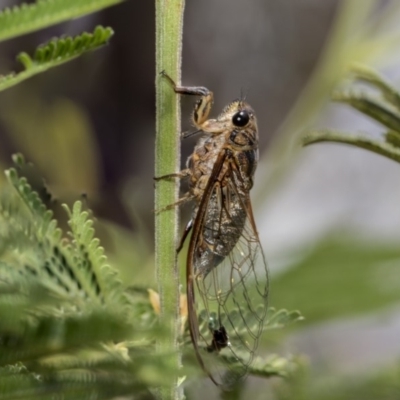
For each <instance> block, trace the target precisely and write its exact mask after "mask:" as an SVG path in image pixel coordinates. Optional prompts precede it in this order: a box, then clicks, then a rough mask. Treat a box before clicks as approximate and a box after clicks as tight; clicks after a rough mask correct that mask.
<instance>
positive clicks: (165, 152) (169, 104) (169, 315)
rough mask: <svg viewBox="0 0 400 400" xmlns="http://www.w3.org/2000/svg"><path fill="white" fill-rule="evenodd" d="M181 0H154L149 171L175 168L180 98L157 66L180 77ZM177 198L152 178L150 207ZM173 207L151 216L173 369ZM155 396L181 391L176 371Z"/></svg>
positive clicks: (163, 344)
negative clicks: (151, 159) (152, 126)
mask: <svg viewBox="0 0 400 400" xmlns="http://www.w3.org/2000/svg"><path fill="white" fill-rule="evenodd" d="M184 5H185V1H184V0H156V144H155V176H163V175H166V174H170V173H173V172H176V171H178V170H179V166H180V153H179V148H180V131H181V127H180V103H179V96H176V95H175V93H174V91H173V90H172V88H171V86H170V84H169V83H168V81H167V80H166V79H165V78H163V77H162V76H161V75H160V73H161V71H165V72H167V73H168V74H169V75H170V76H171V77H172V79H174V80H175V81H176V82H180V69H181V46H182V26H183V11H184ZM177 199H178V186H177V184H176V182H174V181H173V180H163V181H159V182H157V184H156V190H155V209H156V210H160V209H162V208H163V207H165V206H166V205H169V204H173V203H175V202H176V201H177ZM177 225H178V209H177V208H174V209H171V210H168V211H164V212H161V213H159V214H157V215H156V219H155V264H156V274H157V280H158V291H159V294H160V308H161V313H160V323H161V324H162V325H163V326H165V327H169V328H170V330H169V332H170V335H168V336H165V337H163V338H162V339H160V340H159V342H158V346H157V349H158V351H159V352H160V353H167V354H171V359H170V362H171V369H174V370H176V371H178V368H179V367H180V362H181V361H180V354H179V351H178V339H179V332H180V318H179V274H178V270H177V257H176V243H177ZM159 394H160V398H162V399H179V398H181V397H182V393H181V389H180V387H179V384H178V375H176V379H175V381H174V382H171V386H170V387H168V388H161V389H160V392H159Z"/></svg>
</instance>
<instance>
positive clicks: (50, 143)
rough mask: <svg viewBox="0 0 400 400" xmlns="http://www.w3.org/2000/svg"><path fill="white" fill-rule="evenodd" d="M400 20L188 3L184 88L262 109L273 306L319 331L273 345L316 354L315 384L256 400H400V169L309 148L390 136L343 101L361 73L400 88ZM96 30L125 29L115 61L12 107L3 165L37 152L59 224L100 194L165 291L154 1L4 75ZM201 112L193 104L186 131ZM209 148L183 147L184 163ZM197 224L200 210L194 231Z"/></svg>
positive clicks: (127, 248) (108, 216) (353, 10)
mask: <svg viewBox="0 0 400 400" xmlns="http://www.w3.org/2000/svg"><path fill="white" fill-rule="evenodd" d="M20 3H21V2H19V1H10V0H3V1H2V2H1V7H5V6H10V5H14V4H20ZM398 21H400V3H399V2H398V1H397V0H392V1H390V0H386V1H383V0H382V1H379V0H343V1H337V0H324V1H321V0H296V1H295V0H251V1H247V2H243V1H239V0H219V1H218V2H215V1H214V0H202V1H197V2H196V1H190V0H187V4H186V11H185V25H184V42H183V75H182V81H183V82H184V83H185V84H188V85H192V84H193V85H204V86H207V87H208V88H210V89H211V90H213V91H214V93H215V105H214V110H215V114H216V113H218V112H219V111H220V110H221V109H222V107H223V106H224V105H225V104H227V103H228V102H229V101H231V100H232V99H234V98H237V97H238V96H239V95H240V93H241V91H244V92H245V93H246V95H247V100H248V102H249V103H251V104H252V106H253V107H254V109H255V110H256V112H257V115H258V119H259V128H260V155H261V160H260V165H259V168H258V171H257V178H256V183H255V188H254V189H253V194H252V195H253V201H254V208H255V216H256V221H257V225H258V229H259V232H260V237H261V240H262V242H263V247H264V250H265V253H266V257H267V260H268V263H269V266H270V271H271V278H272V282H271V300H270V304H271V305H272V306H274V307H276V308H288V309H290V310H291V309H299V310H300V311H301V312H302V314H303V315H304V317H305V320H304V321H303V322H301V323H298V324H296V325H295V326H293V328H292V329H290V330H286V331H284V332H283V331H279V332H278V333H277V335H276V336H275V335H274V334H272V335H271V336H270V337H265V338H264V343H263V346H262V349H261V351H260V352H261V353H263V354H268V353H269V352H271V351H274V352H275V351H276V352H280V353H281V354H286V355H290V354H294V355H302V358H301V359H302V363H303V365H304V368H303V369H301V370H300V371H299V372H298V373H297V374H295V376H294V377H293V378H291V379H289V380H287V381H282V380H280V379H279V380H278V379H276V380H275V379H273V380H270V381H267V382H266V381H261V380H257V379H250V380H248V381H247V384H246V387H245V389H244V390H245V394H246V395H250V394H251V395H253V396H255V398H266V396H267V394H268V398H277V399H294V398H296V399H299V398H304V399H305V398H307V399H314V398H315V399H317V398H318V399H321V398H322V399H358V398H364V399H376V398H379V399H399V398H400V368H399V364H400V363H399V360H400V345H399V337H400V247H399V239H400V207H399V202H398V199H399V197H400V166H398V165H397V164H395V163H394V162H392V161H389V160H386V159H384V158H383V157H379V156H377V155H375V154H372V153H368V152H366V151H363V150H359V149H355V148H350V147H345V146H340V145H327V144H325V145H315V146H314V147H313V146H311V147H310V148H307V149H301V148H300V146H299V144H298V142H299V138H300V137H301V133H302V132H304V131H305V130H307V129H311V128H316V127H318V128H322V127H329V128H334V129H342V130H348V131H352V132H356V131H367V132H370V134H371V135H375V137H378V136H379V135H380V134H381V133H382V132H383V128H381V127H380V126H378V125H377V124H376V123H374V122H373V121H370V120H368V119H367V118H366V117H364V116H361V115H360V114H357V113H356V112H355V111H352V110H351V109H349V108H346V106H343V105H333V104H331V103H330V102H329V94H330V92H331V91H332V90H333V88H334V87H335V85H337V84H339V83H340V82H342V78H344V77H345V76H346V75H345V74H346V69H347V68H348V66H349V65H350V64H351V63H353V62H362V63H366V64H367V65H369V66H372V67H375V68H377V69H378V70H379V71H380V72H382V73H383V74H384V75H385V76H386V77H387V78H388V79H390V80H391V81H392V82H393V83H394V84H395V85H397V86H398V87H400V82H399V79H400V73H399V71H400V68H399V65H400V24H399V23H398ZM97 24H102V25H109V26H111V27H113V29H114V30H115V32H116V34H115V36H114V37H113V38H112V40H111V43H110V45H109V46H107V47H106V48H102V49H101V50H99V51H96V52H93V53H90V54H87V55H85V56H83V57H80V58H78V59H77V60H75V61H73V62H71V63H67V64H66V65H63V66H61V67H59V68H55V69H52V70H50V71H48V72H47V73H45V74H40V75H38V76H37V77H34V78H33V79H31V80H28V81H27V82H25V83H23V84H21V85H19V86H17V87H15V88H13V89H11V90H7V91H4V92H1V93H0V140H1V146H0V164H1V167H2V168H5V167H7V166H8V165H9V164H10V155H11V154H12V153H14V152H16V151H20V152H23V153H24V154H25V156H26V158H27V159H28V160H30V161H32V162H33V163H34V164H35V166H36V169H37V176H43V177H44V178H45V180H46V182H47V185H48V187H49V189H50V191H51V193H52V194H53V195H54V197H55V199H56V202H55V203H53V204H52V206H53V207H54V208H55V211H56V212H57V210H58V208H59V205H60V204H61V203H63V202H69V203H71V202H72V201H74V200H77V199H79V198H81V197H82V194H86V196H87V197H86V198H87V203H88V206H89V207H90V208H91V209H92V210H93V212H94V216H95V218H96V228H97V232H98V235H99V236H100V238H101V240H102V244H103V245H104V247H105V248H106V252H107V255H108V256H109V258H110V262H111V263H112V264H113V265H114V266H116V267H117V268H119V269H120V271H121V277H122V279H123V281H124V283H126V285H127V286H128V285H142V286H144V287H153V288H155V287H156V284H155V276H154V269H153V218H154V214H153V179H152V178H153V174H154V173H153V161H154V157H153V143H154V129H155V127H154V112H155V110H154V80H155V74H156V71H155V67H154V63H155V58H154V41H155V37H154V36H155V35H154V4H153V2H151V1H148V0H136V1H132V0H131V1H127V2H125V3H122V4H120V5H118V6H115V7H112V8H109V9H107V10H105V11H103V12H100V13H97V14H93V15H90V16H88V17H85V18H80V19H78V20H75V21H71V22H68V23H63V24H60V25H57V26H56V27H52V28H49V29H45V30H42V31H39V32H37V33H34V34H30V35H26V36H23V37H20V38H17V39H13V40H10V41H7V42H4V43H2V44H1V46H0V60H1V61H0V74H6V73H7V72H9V71H11V70H14V69H16V68H17V66H16V62H15V55H16V54H17V53H18V52H20V51H27V52H32V51H33V50H34V49H35V47H36V46H37V45H38V44H40V43H42V42H45V41H47V40H49V39H50V38H51V37H53V36H59V35H61V34H68V35H75V34H79V33H80V32H81V31H82V30H88V31H90V30H92V28H93V27H94V26H95V25H97ZM191 107H192V100H191V99H184V100H183V109H182V117H183V129H184V130H187V129H190V122H189V115H190V111H191ZM60 121H61V122H62V123H60ZM195 140H196V138H194V139H188V140H185V141H184V143H182V164H183V163H184V161H185V159H186V157H187V156H188V155H189V154H190V151H191V149H192V148H193V144H194V141H195ZM171 172H172V171H171ZM1 179H3V178H1ZM189 215H190V207H188V208H184V209H183V210H182V221H183V222H182V225H183V223H184V222H185V221H186V220H187V218H188V217H189ZM282 335H284V337H282ZM203 384H204V382H201V383H199V385H203ZM199 387H200V386H199ZM192 390H193V392H195V391H196V386H195V385H194V387H193V389H192ZM209 390H210V392H213V391H214V390H215V389H214V388H212V387H211V385H210V388H209ZM247 392H248V393H247Z"/></svg>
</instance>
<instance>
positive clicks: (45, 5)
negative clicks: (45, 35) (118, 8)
mask: <svg viewBox="0 0 400 400" xmlns="http://www.w3.org/2000/svg"><path fill="white" fill-rule="evenodd" d="M122 1H123V0H38V1H36V3H34V4H21V5H20V6H15V7H12V8H5V9H3V10H2V11H0V41H2V40H6V39H10V38H12V37H16V36H20V35H23V34H25V33H29V32H33V31H36V30H38V29H42V28H46V27H48V26H51V25H54V24H58V23H59V22H62V21H68V20H70V19H72V18H78V17H81V16H83V15H86V14H90V13H93V12H95V11H99V10H102V9H103V8H106V7H109V6H112V5H114V4H118V3H121V2H122Z"/></svg>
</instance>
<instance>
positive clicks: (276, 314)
mask: <svg viewBox="0 0 400 400" xmlns="http://www.w3.org/2000/svg"><path fill="white" fill-rule="evenodd" d="M302 320H304V317H303V316H302V315H301V313H300V311H297V310H296V311H288V310H285V309H282V310H278V311H276V310H275V308H273V307H269V308H268V313H267V322H266V326H265V329H267V330H271V329H281V328H284V327H285V326H288V325H290V324H292V323H295V322H298V321H302Z"/></svg>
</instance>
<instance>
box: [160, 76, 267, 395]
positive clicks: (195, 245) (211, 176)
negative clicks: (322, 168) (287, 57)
mask: <svg viewBox="0 0 400 400" xmlns="http://www.w3.org/2000/svg"><path fill="white" fill-rule="evenodd" d="M163 75H164V76H165V77H166V78H167V79H168V80H169V81H170V83H171V85H172V87H173V89H174V91H175V93H177V94H180V95H195V96H199V99H198V101H197V102H196V104H195V107H194V110H193V113H192V122H193V124H194V126H195V128H196V133H199V132H202V133H203V135H202V136H201V137H200V139H199V140H198V142H197V144H196V146H195V148H194V151H193V153H192V155H191V156H190V157H189V158H188V160H187V168H186V169H184V170H182V171H181V172H179V173H175V174H170V175H166V176H163V177H161V178H158V179H165V178H188V180H189V190H188V192H187V193H186V194H185V195H184V196H183V197H182V198H180V199H179V200H178V202H177V203H175V204H173V205H170V206H168V207H166V208H170V207H174V206H176V205H181V204H183V203H186V202H188V201H193V202H194V209H193V213H192V217H191V219H190V221H189V223H188V224H187V226H186V229H185V231H184V234H183V237H182V240H181V243H180V245H179V247H178V251H180V250H181V249H182V247H183V244H184V242H185V240H186V238H187V236H188V235H189V233H190V232H191V237H190V242H189V248H188V253H187V261H186V277H187V282H186V285H187V286H186V290H187V301H188V322H189V330H190V336H191V341H192V343H193V346H194V350H195V353H196V357H197V359H198V361H199V363H200V365H201V367H202V368H203V370H204V371H205V372H206V373H207V374H208V375H209V377H210V378H211V380H212V381H213V382H214V383H215V384H217V385H220V386H225V387H226V386H229V385H231V384H232V383H234V382H237V381H238V380H239V379H242V378H243V377H245V376H246V374H247V372H248V369H249V365H250V364H251V362H252V361H253V359H254V357H255V350H256V348H257V345H258V340H259V338H260V336H261V333H262V330H263V323H264V318H265V316H266V311H267V297H268V270H267V265H266V262H265V259H264V255H263V251H262V248H261V245H260V240H259V237H258V233H257V229H256V225H255V221H254V216H253V211H252V207H251V202H250V195H249V193H250V190H251V188H252V186H253V177H254V172H255V170H256V167H257V162H258V130H257V119H256V116H255V113H254V110H253V109H252V108H251V107H250V105H249V104H247V103H246V102H245V101H244V100H242V99H239V100H235V101H233V102H231V103H230V104H228V105H227V106H226V107H225V108H224V109H223V111H222V113H221V114H220V115H219V116H218V117H217V118H216V119H208V117H209V114H210V111H211V107H212V104H213V93H212V92H211V91H209V90H208V89H207V88H205V87H201V86H178V85H176V84H175V83H174V81H173V80H172V79H171V78H170V77H169V76H168V75H166V74H165V73H163ZM187 136H189V135H185V136H184V137H187Z"/></svg>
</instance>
